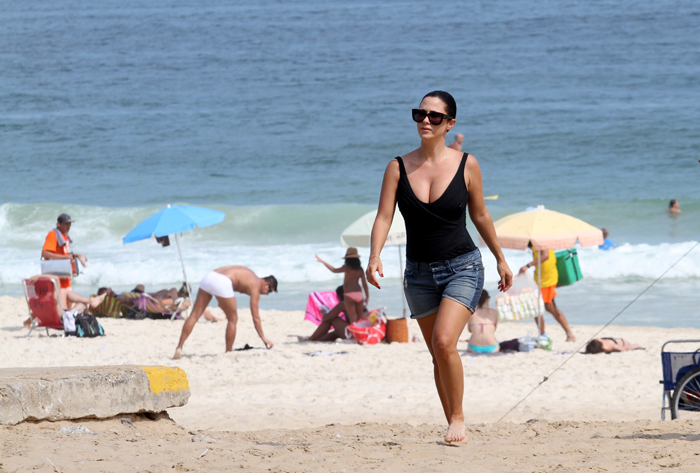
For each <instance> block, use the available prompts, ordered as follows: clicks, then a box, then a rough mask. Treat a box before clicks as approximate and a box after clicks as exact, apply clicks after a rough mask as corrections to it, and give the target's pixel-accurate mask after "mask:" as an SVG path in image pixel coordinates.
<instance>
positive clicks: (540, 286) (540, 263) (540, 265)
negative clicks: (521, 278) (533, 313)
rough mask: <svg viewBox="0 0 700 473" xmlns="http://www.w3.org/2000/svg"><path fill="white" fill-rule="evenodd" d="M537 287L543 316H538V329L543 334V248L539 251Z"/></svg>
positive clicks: (539, 306)
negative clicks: (541, 302)
mask: <svg viewBox="0 0 700 473" xmlns="http://www.w3.org/2000/svg"><path fill="white" fill-rule="evenodd" d="M547 251H549V250H547ZM537 287H538V288H539V290H540V293H539V294H538V297H537V309H538V310H537V312H538V313H539V312H542V315H541V316H540V317H541V318H540V317H537V330H539V332H540V335H541V334H542V327H541V326H540V324H541V322H542V321H543V320H544V309H543V308H542V304H540V301H541V300H542V250H539V251H538V252H537Z"/></svg>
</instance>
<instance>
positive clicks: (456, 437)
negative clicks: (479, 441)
mask: <svg viewBox="0 0 700 473" xmlns="http://www.w3.org/2000/svg"><path fill="white" fill-rule="evenodd" d="M466 440H467V427H466V426H465V425H464V422H453V423H451V424H450V425H449V427H447V433H446V434H445V442H447V443H462V442H466Z"/></svg>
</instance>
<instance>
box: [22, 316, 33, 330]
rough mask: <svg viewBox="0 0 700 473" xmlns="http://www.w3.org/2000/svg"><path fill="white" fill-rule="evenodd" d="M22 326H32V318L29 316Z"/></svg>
mask: <svg viewBox="0 0 700 473" xmlns="http://www.w3.org/2000/svg"><path fill="white" fill-rule="evenodd" d="M22 326H23V327H24V328H29V327H31V326H32V318H31V317H29V318H28V319H27V320H25V321H24V323H23V324H22Z"/></svg>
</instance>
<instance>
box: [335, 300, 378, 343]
mask: <svg viewBox="0 0 700 473" xmlns="http://www.w3.org/2000/svg"><path fill="white" fill-rule="evenodd" d="M385 334H386V317H385V316H384V311H383V310H381V309H375V310H373V311H372V312H370V313H369V317H367V318H366V319H360V320H358V321H357V322H355V323H354V324H350V325H348V326H347V327H345V337H346V338H350V337H352V338H354V339H355V340H357V343H359V344H360V345H374V344H375V343H379V342H381V341H382V340H383V339H384V335H385Z"/></svg>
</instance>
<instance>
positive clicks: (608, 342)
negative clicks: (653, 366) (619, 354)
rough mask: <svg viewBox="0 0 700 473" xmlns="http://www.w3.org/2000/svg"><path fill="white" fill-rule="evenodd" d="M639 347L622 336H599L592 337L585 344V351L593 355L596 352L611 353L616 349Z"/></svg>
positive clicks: (625, 349) (634, 348)
mask: <svg viewBox="0 0 700 473" xmlns="http://www.w3.org/2000/svg"><path fill="white" fill-rule="evenodd" d="M638 348H641V347H640V346H639V345H636V344H634V343H632V342H629V341H627V340H625V339H624V338H614V337H601V338H594V339H593V340H591V341H590V342H588V345H586V353H588V354H590V355H595V354H596V353H613V352H616V351H629V350H636V349H638Z"/></svg>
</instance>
